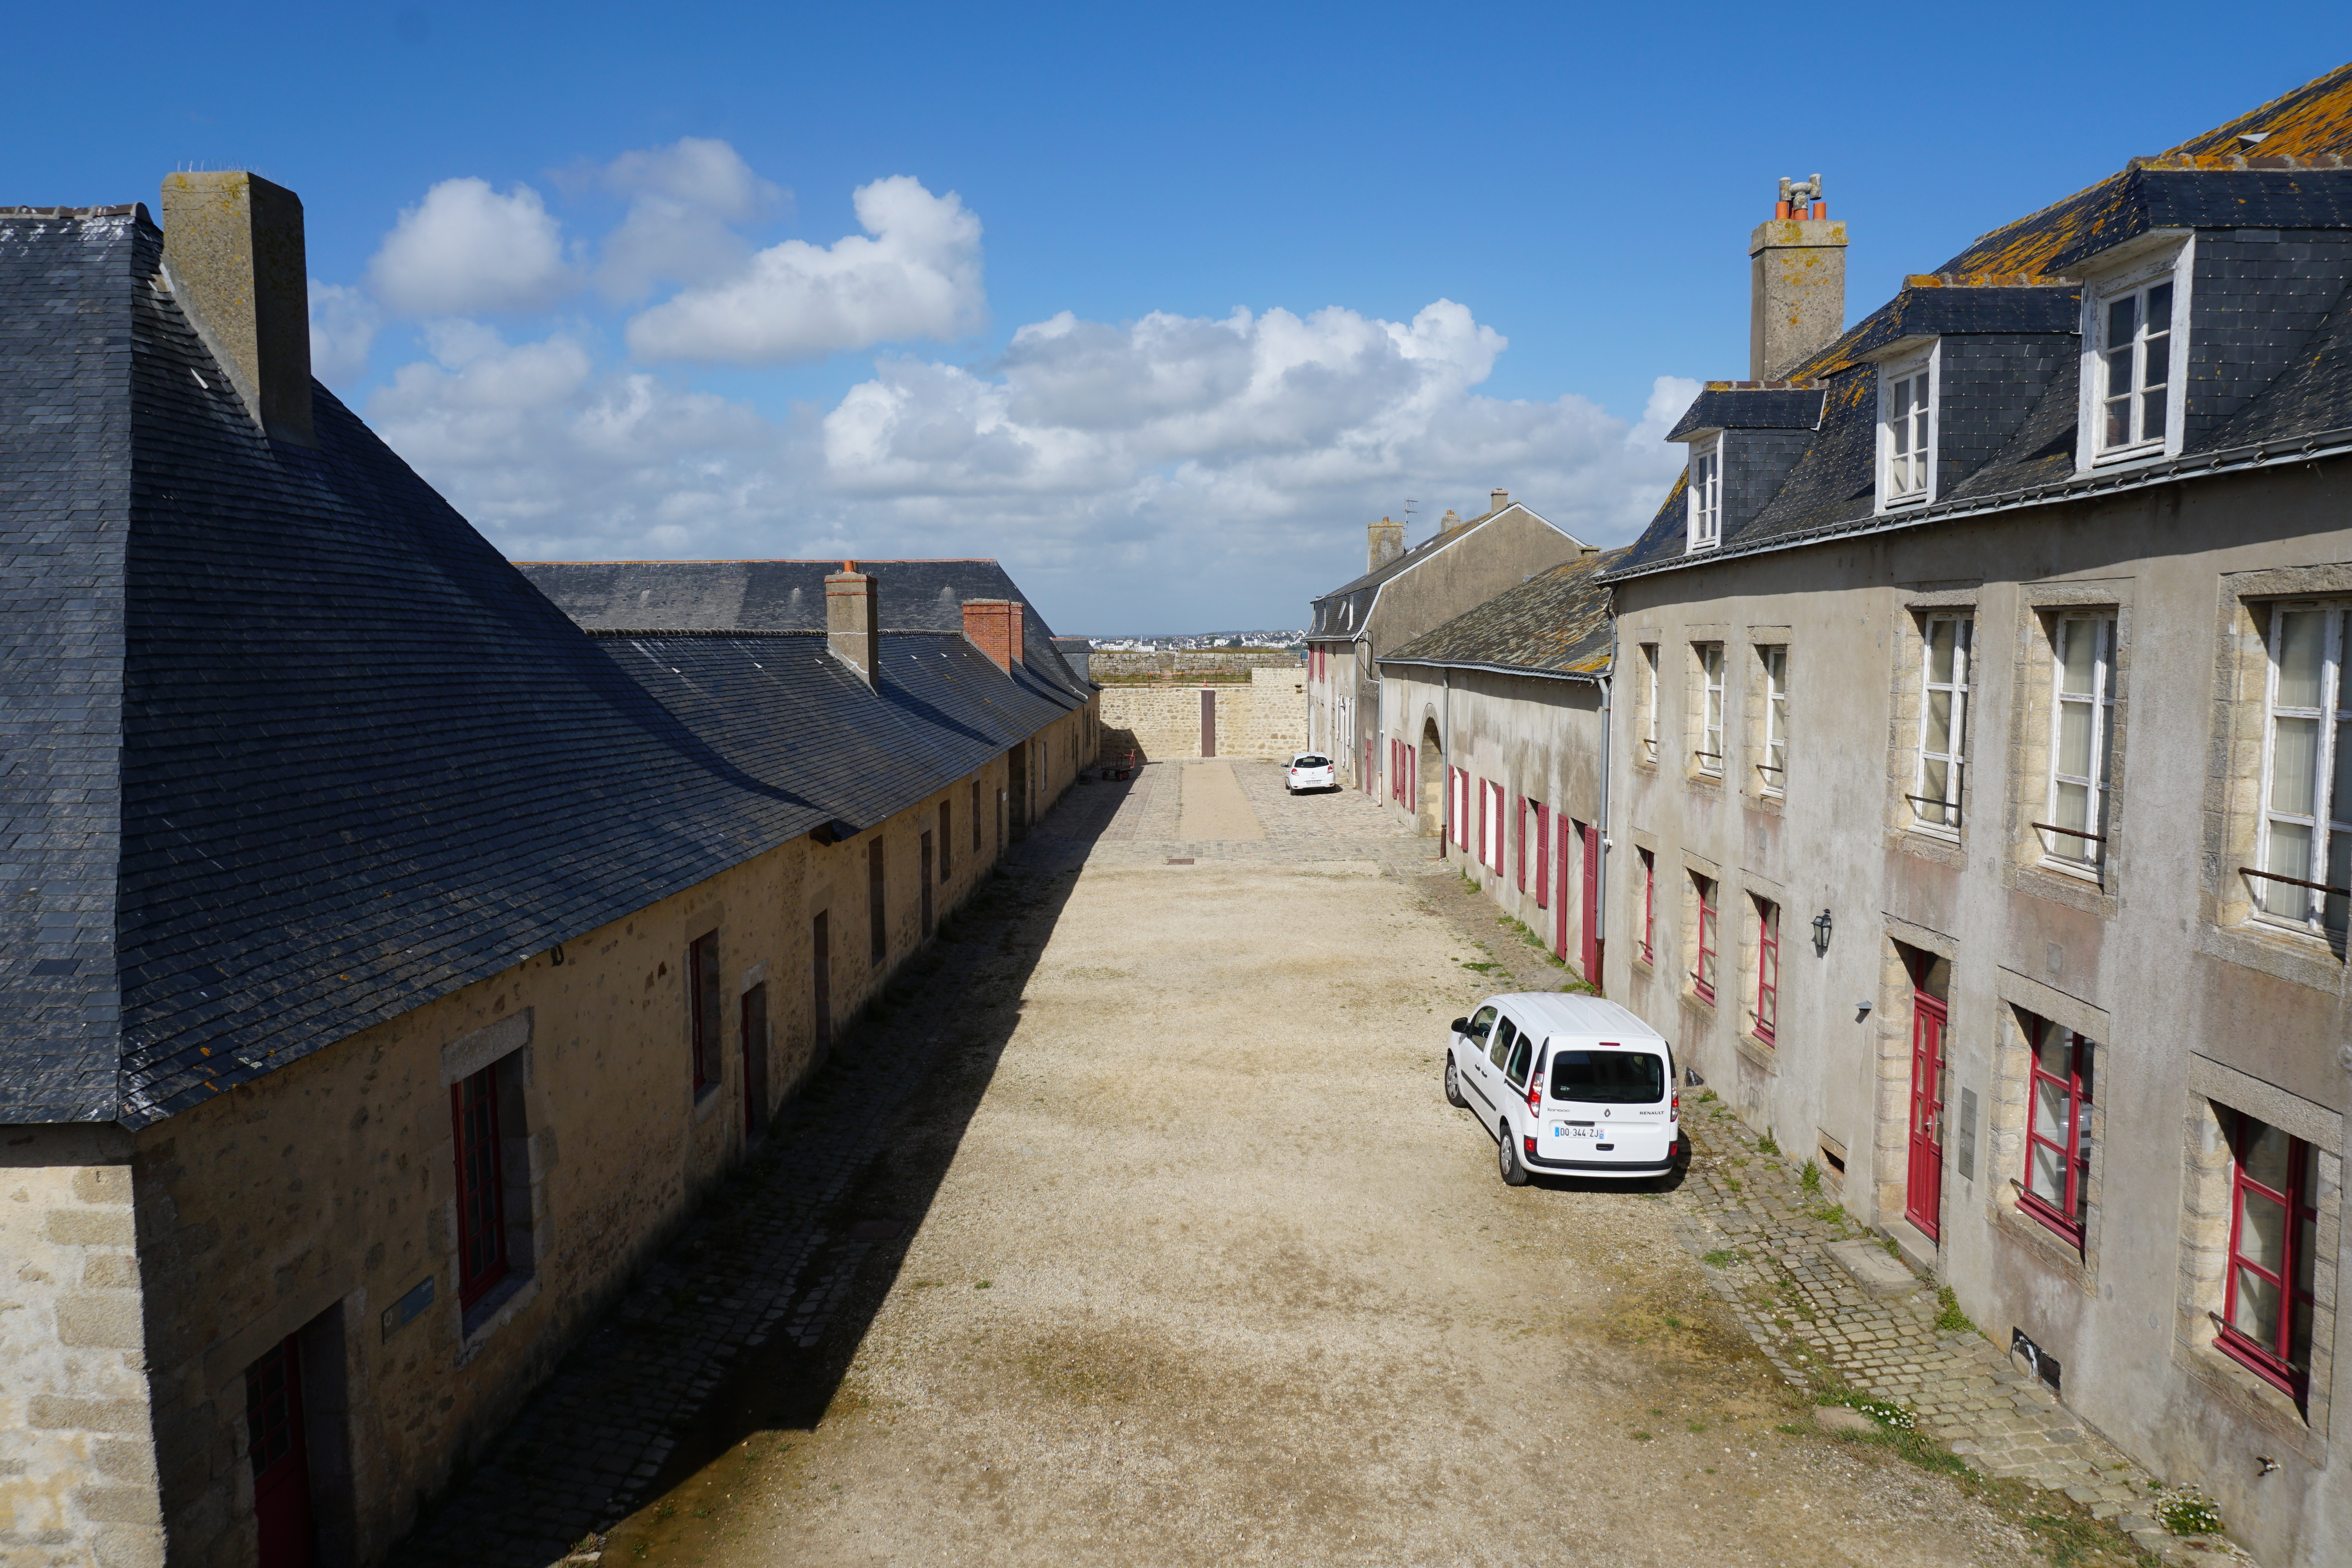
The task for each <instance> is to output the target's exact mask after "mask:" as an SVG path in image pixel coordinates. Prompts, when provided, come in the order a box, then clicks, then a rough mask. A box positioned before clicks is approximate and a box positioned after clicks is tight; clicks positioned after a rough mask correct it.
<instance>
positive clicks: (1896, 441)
mask: <svg viewBox="0 0 2352 1568" xmlns="http://www.w3.org/2000/svg"><path fill="white" fill-rule="evenodd" d="M1878 398H1879V428H1878V453H1879V462H1878V504H1879V506H1880V507H1881V509H1884V508H1885V507H1910V506H1916V505H1918V504H1919V503H1921V502H1923V501H1928V500H1932V499H1934V490H1935V454H1936V356H1935V353H1934V351H1933V350H1930V351H1929V352H1927V354H1924V355H1922V356H1920V357H1919V358H1917V359H1914V360H1906V361H1900V362H1898V363H1895V364H1892V365H1889V366H1887V367H1886V368H1885V370H1884V371H1881V372H1880V373H1879V393H1878Z"/></svg>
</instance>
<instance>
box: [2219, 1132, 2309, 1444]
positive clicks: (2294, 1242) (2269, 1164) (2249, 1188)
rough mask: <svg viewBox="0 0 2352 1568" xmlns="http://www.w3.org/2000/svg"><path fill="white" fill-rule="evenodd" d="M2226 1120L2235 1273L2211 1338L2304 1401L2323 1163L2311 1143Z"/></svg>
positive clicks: (2232, 1256) (2281, 1388) (2254, 1369)
mask: <svg viewBox="0 0 2352 1568" xmlns="http://www.w3.org/2000/svg"><path fill="white" fill-rule="evenodd" d="M2233 1122H2234V1124H2235V1125H2234V1127H2232V1125H2231V1124H2232V1123H2233ZM2222 1125H2223V1127H2224V1129H2225V1130H2229V1131H2230V1132H2231V1139H2230V1154H2231V1160H2232V1165H2231V1172H2230V1273H2229V1279H2228V1282H2227V1283H2226V1285H2225V1286H2224V1288H2223V1304H2222V1312H2221V1320H2222V1321H2221V1331H2220V1333H2218V1334H2217V1335H2216V1336H2215V1338H2214V1341H2213V1343H2214V1344H2215V1345H2216V1346H2217V1347H2218V1348H2219V1349H2220V1350H2221V1352H2222V1353H2223V1354H2226V1355H2228V1356H2230V1357H2231V1358H2232V1359H2233V1360H2235V1361H2237V1362H2239V1363H2240V1364H2242V1365H2243V1366H2245V1367H2246V1368H2247V1369H2248V1370H2249V1371H2251V1372H2252V1373H2253V1374H2254V1375H2256V1376H2258V1377H2260V1378H2262V1379H2263V1381H2264V1382H2267V1383H2269V1384H2272V1385H2274V1386H2275V1387H2277V1388H2278V1389H2280V1390H2281V1391H2282V1392H2284V1393H2285V1394H2287V1395H2289V1396H2292V1397H2293V1398H2294V1399H2295V1400H2296V1401H2297V1402H2300V1401H2301V1400H2302V1399H2303V1397H2304V1395H2305V1390H2306V1389H2307V1387H2308V1385H2309V1383H2310V1378H2311V1311H2312V1306H2313V1299H2314V1298H2313V1293H2312V1265H2313V1263H2314V1261H2315V1258H2316V1254H2317V1247H2318V1236H2317V1232H2318V1229H2319V1210H2318V1207H2317V1199H2318V1196H2319V1194H2318V1187H2319V1182H2318V1175H2319V1172H2318V1168H2317V1167H2318V1160H2317V1157H2316V1155H2315V1154H2314V1152H2313V1150H2312V1146H2311V1145H2309V1144H2306V1143H2305V1142H2304V1141H2303V1140H2302V1139H2300V1138H2290V1137H2288V1136H2287V1135H2286V1134H2284V1133H2283V1132H2281V1131H2279V1130H2278V1129H2277V1128H2276V1127H2273V1126H2269V1125H2266V1124H2263V1123H2261V1122H2257V1121H2255V1120H2254V1119H2253V1118H2252V1116H2249V1115H2246V1114H2244V1113H2242V1112H2231V1113H2224V1115H2223V1117H2222Z"/></svg>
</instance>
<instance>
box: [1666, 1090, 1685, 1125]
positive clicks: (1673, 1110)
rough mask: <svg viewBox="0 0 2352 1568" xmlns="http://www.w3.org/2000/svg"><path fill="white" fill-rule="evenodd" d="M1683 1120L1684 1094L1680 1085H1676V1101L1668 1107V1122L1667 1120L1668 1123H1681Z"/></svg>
mask: <svg viewBox="0 0 2352 1568" xmlns="http://www.w3.org/2000/svg"><path fill="white" fill-rule="evenodd" d="M1682 1119H1683V1092H1682V1086H1681V1085H1680V1084H1676V1085H1675V1100H1674V1103H1673V1104H1671V1105H1669V1106H1667V1107H1666V1120H1667V1121H1669V1122H1679V1121H1681V1120H1682Z"/></svg>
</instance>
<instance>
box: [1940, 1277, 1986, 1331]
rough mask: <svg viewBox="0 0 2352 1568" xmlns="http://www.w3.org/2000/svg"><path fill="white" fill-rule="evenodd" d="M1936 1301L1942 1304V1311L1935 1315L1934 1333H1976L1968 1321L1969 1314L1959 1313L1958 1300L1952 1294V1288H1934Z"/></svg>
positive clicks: (1973, 1325)
mask: <svg viewBox="0 0 2352 1568" xmlns="http://www.w3.org/2000/svg"><path fill="white" fill-rule="evenodd" d="M1936 1300H1937V1301H1939V1302H1941V1303H1942V1304H1943V1310H1942V1311H1941V1312H1937V1314H1936V1332H1937V1333H1976V1332H1977V1325H1976V1324H1975V1323H1973V1322H1969V1314H1968V1313H1966V1312H1962V1311H1960V1300H1959V1298H1958V1296H1956V1295H1954V1294H1953V1293H1952V1288H1951V1287H1950V1286H1949V1285H1938V1286H1937V1287H1936Z"/></svg>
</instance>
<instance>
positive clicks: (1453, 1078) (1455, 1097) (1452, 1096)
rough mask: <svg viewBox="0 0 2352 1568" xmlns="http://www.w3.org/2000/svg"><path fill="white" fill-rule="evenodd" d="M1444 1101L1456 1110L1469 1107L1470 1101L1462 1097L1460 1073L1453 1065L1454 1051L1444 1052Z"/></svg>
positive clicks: (1463, 1109)
mask: <svg viewBox="0 0 2352 1568" xmlns="http://www.w3.org/2000/svg"><path fill="white" fill-rule="evenodd" d="M1445 1103H1447V1104H1448V1105H1451V1106H1453V1107H1454V1109H1455V1110H1457V1111H1465V1110H1467V1109H1469V1106H1470V1102H1469V1101H1467V1100H1465V1099H1464V1098H1462V1074H1461V1072H1460V1071H1459V1070H1457V1069H1456V1068H1455V1067H1454V1053H1453V1052H1452V1051H1447V1052H1446V1053H1445Z"/></svg>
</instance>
